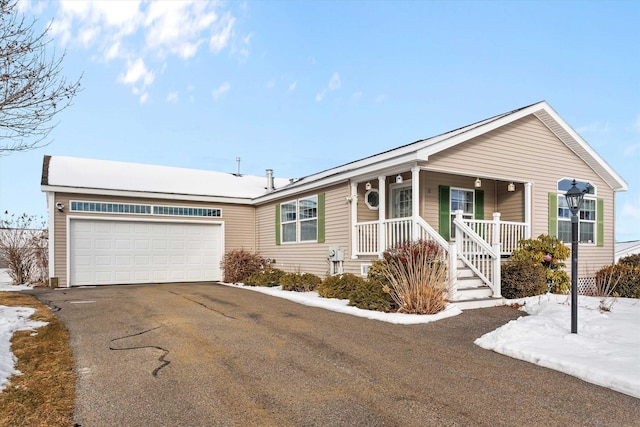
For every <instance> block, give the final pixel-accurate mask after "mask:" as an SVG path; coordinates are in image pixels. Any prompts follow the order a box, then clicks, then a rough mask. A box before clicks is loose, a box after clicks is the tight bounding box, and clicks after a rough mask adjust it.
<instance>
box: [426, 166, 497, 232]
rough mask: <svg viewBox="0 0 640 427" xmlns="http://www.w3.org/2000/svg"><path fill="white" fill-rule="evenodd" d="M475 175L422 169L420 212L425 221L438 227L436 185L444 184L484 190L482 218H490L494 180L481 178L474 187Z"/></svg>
mask: <svg viewBox="0 0 640 427" xmlns="http://www.w3.org/2000/svg"><path fill="white" fill-rule="evenodd" d="M475 180H476V177H470V176H461V175H449V174H445V173H439V172H431V171H422V172H421V175H420V193H421V196H422V198H421V200H420V205H421V206H420V212H421V213H422V217H423V218H424V220H425V221H427V222H428V223H429V224H430V225H431V226H432V227H433V228H435V229H436V230H437V229H438V209H439V206H438V187H439V186H440V185H446V186H449V187H453V188H462V189H466V190H471V191H473V190H483V191H484V218H485V219H491V215H492V214H493V212H494V211H495V209H494V206H495V194H494V188H495V182H494V181H493V180H490V179H483V180H482V187H480V188H477V189H476V188H475V187H474V184H475Z"/></svg>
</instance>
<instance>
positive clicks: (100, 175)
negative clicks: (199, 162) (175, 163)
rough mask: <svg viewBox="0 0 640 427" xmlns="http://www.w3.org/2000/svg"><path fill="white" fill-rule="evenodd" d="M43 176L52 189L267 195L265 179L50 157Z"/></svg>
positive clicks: (280, 183)
mask: <svg viewBox="0 0 640 427" xmlns="http://www.w3.org/2000/svg"><path fill="white" fill-rule="evenodd" d="M45 162H46V160H45ZM44 173H45V174H46V181H45V182H43V185H49V186H53V187H72V188H91V189H100V190H115V191H139V192H151V193H163V194H184V195H197V196H217V197H232V198H250V199H251V198H255V197H257V196H260V195H262V194H265V193H266V192H267V190H266V187H267V178H266V176H255V175H241V176H237V175H235V174H231V173H225V172H215V171H207V170H198V169H186V168H177V167H170V166H156V165H147V164H141V163H126V162H116V161H110V160H95V159H82V158H76V157H66V156H52V157H51V158H50V159H49V165H48V170H47V171H45V172H44ZM43 178H44V177H43ZM288 183H289V180H288V179H285V178H275V179H274V184H275V187H276V188H278V187H283V186H285V185H287V184H288Z"/></svg>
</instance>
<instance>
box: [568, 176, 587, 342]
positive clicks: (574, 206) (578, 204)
mask: <svg viewBox="0 0 640 427" xmlns="http://www.w3.org/2000/svg"><path fill="white" fill-rule="evenodd" d="M565 197H566V198H567V204H568V205H569V210H570V211H571V333H572V334H577V333H578V212H580V209H581V208H582V198H583V197H584V193H583V192H582V191H580V190H578V187H576V180H575V179H574V180H573V183H572V184H571V188H570V189H569V191H567V194H565Z"/></svg>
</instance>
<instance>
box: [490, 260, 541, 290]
mask: <svg viewBox="0 0 640 427" xmlns="http://www.w3.org/2000/svg"><path fill="white" fill-rule="evenodd" d="M500 274H501V278H502V280H501V284H500V286H501V291H502V296H503V297H505V298H508V299H515V298H525V297H531V296H535V295H542V294H545V293H546V292H547V290H548V286H547V278H546V274H545V269H544V267H543V266H542V265H540V264H537V263H535V262H533V261H529V260H512V261H507V262H506V263H503V264H502V267H501V269H500Z"/></svg>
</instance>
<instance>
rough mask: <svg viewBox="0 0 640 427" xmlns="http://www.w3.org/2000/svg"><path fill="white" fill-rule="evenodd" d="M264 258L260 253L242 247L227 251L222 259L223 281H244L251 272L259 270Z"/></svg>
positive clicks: (262, 265)
mask: <svg viewBox="0 0 640 427" xmlns="http://www.w3.org/2000/svg"><path fill="white" fill-rule="evenodd" d="M264 265H265V260H264V258H262V257H261V256H260V255H258V254H255V253H251V252H249V251H246V250H244V249H234V250H232V251H227V253H225V254H224V258H223V260H222V271H223V272H224V281H225V282H227V283H239V282H244V281H245V280H246V279H247V277H249V276H250V275H251V274H252V273H254V272H256V271H258V270H260V269H261V268H263V267H264Z"/></svg>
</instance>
